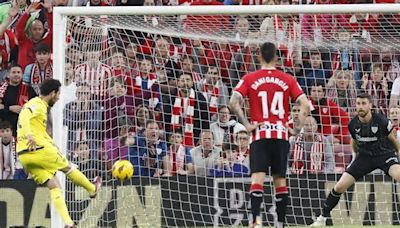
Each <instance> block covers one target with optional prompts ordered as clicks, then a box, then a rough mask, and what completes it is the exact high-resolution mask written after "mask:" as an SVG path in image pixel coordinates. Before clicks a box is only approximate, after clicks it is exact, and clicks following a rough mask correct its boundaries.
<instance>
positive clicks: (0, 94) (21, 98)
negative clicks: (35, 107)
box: [0, 80, 29, 106]
mask: <svg viewBox="0 0 400 228" xmlns="http://www.w3.org/2000/svg"><path fill="white" fill-rule="evenodd" d="M8 86H9V82H8V80H4V82H3V83H2V84H1V85H0V103H2V102H3V99H4V95H5V94H6V91H7V88H8ZM28 100H29V94H28V86H27V85H25V84H24V83H22V82H20V83H19V91H18V96H17V105H19V106H23V105H24V104H25V103H26V102H28Z"/></svg>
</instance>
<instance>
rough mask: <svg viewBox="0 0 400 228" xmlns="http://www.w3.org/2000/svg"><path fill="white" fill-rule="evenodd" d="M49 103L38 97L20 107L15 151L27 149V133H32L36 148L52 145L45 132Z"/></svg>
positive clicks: (51, 140)
mask: <svg viewBox="0 0 400 228" xmlns="http://www.w3.org/2000/svg"><path fill="white" fill-rule="evenodd" d="M48 108H49V105H48V103H47V102H46V101H44V100H43V99H42V98H40V97H35V98H32V99H31V100H29V101H28V102H27V103H25V105H24V106H23V107H22V110H21V112H20V114H19V117H18V124H17V152H18V153H19V152H21V151H26V150H27V149H28V139H27V135H32V136H33V138H34V140H35V142H36V147H37V149H40V148H43V147H45V146H47V145H54V144H53V139H52V138H51V137H50V135H49V134H48V133H47V131H46V128H47V115H48Z"/></svg>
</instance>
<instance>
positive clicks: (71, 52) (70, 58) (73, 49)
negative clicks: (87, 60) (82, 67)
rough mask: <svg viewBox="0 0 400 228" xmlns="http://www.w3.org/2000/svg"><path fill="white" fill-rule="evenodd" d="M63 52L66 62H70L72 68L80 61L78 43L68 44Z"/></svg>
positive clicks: (80, 55) (80, 54) (81, 57)
mask: <svg viewBox="0 0 400 228" xmlns="http://www.w3.org/2000/svg"><path fill="white" fill-rule="evenodd" d="M65 53H66V56H67V59H66V62H67V63H70V64H71V66H72V69H75V67H76V66H78V65H79V64H81V63H82V59H83V56H82V52H81V50H80V47H79V45H77V44H73V45H70V46H69V47H68V48H67V50H66V51H65Z"/></svg>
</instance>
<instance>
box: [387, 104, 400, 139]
mask: <svg viewBox="0 0 400 228" xmlns="http://www.w3.org/2000/svg"><path fill="white" fill-rule="evenodd" d="M389 119H390V121H392V125H393V129H394V131H395V132H396V137H397V140H399V141H400V108H399V107H391V108H390V109H389Z"/></svg>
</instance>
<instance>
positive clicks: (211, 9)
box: [51, 4, 400, 227]
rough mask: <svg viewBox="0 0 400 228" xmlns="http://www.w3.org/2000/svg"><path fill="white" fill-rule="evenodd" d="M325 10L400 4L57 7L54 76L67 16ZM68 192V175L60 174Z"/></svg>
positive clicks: (58, 133)
mask: <svg viewBox="0 0 400 228" xmlns="http://www.w3.org/2000/svg"><path fill="white" fill-rule="evenodd" d="M324 13H333V14H340V13H380V14H384V13H400V4H358V5H357V7H355V5H354V4H338V5H261V6H260V5H250V6H243V5H240V6H218V7H215V6H168V7H165V6H133V7H131V6H129V7H128V6H114V7H98V6H97V7H55V8H54V9H53V67H54V71H53V72H54V78H55V79H58V80H60V81H61V82H62V83H63V81H64V75H65V70H64V67H65V38H66V34H67V16H99V15H110V16H111V15H164V16H167V15H232V14H235V15H239V14H246V15H259V14H283V15H285V14H324ZM64 106H65V104H64V100H63V99H60V100H59V102H58V103H57V104H56V105H55V106H54V110H53V126H54V127H53V138H54V141H55V143H56V144H57V146H58V147H59V148H61V151H62V153H65V152H66V148H65V142H64V139H63V133H62V131H64V127H63V119H62V118H60V117H62V116H63V108H64ZM57 177H58V178H59V180H60V181H61V186H62V191H63V193H64V195H65V175H60V174H58V175H57ZM51 215H52V216H51V227H63V225H64V224H63V222H62V220H61V217H60V216H59V215H58V214H57V213H56V211H55V209H54V207H53V206H52V207H51Z"/></svg>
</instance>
